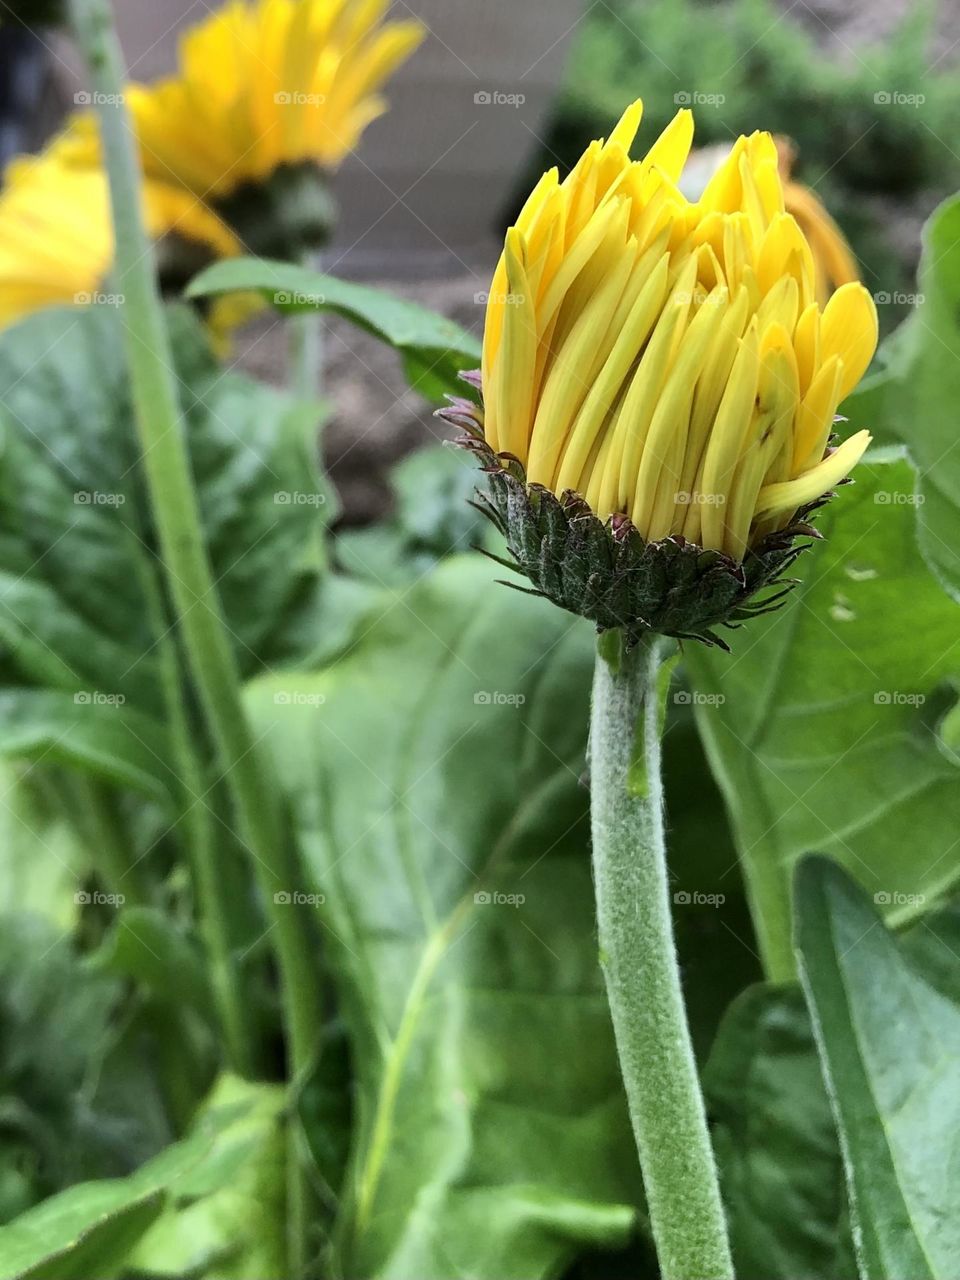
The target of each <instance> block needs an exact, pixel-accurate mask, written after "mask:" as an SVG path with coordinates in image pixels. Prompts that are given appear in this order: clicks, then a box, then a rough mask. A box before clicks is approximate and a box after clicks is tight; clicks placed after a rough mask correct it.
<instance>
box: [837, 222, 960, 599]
mask: <svg viewBox="0 0 960 1280" xmlns="http://www.w3.org/2000/svg"><path fill="white" fill-rule="evenodd" d="M918 299H919V305H918V308H917V310H916V312H915V313H914V314H913V315H911V316H910V317H909V318H908V320H907V321H906V322H905V323H904V324H903V325H901V327H900V329H898V330H896V331H895V332H894V333H893V334H892V335H891V336H890V338H888V339H887V341H886V342H885V343H884V346H883V347H882V348H881V351H880V358H881V361H882V362H883V364H884V365H885V366H886V367H885V369H884V372H883V373H882V374H880V375H879V376H877V377H874V378H871V379H869V380H868V381H867V383H865V384H864V387H863V389H862V390H861V391H859V392H858V393H857V394H855V395H854V396H851V397H850V399H849V400H848V401H847V402H846V403H845V405H844V407H843V409H844V413H845V414H847V415H848V417H849V418H850V420H851V427H860V426H866V427H869V428H870V429H871V430H875V433H876V434H877V435H878V437H879V438H881V439H883V440H884V441H895V442H897V443H902V444H905V445H906V446H907V448H908V449H909V450H910V454H911V456H912V458H913V459H914V461H915V462H916V464H917V471H918V475H917V477H916V480H915V484H914V485H913V486H911V487H909V488H905V489H891V491H890V499H889V500H890V501H891V502H904V503H916V504H917V512H918V519H919V525H920V535H921V545H922V547H923V550H924V554H925V555H926V557H927V559H928V561H929V563H930V564H931V565H932V567H933V568H934V570H935V571H936V573H937V574H938V575H939V576H940V577H941V578H942V579H943V581H944V582H946V583H947V584H948V586H949V587H950V589H951V591H952V592H953V593H954V595H955V596H957V597H960V547H958V543H957V537H956V529H957V520H958V519H960V456H958V454H957V450H956V447H955V445H956V435H957V422H956V406H957V402H958V399H960V197H953V198H952V199H950V200H947V201H946V202H945V203H944V204H942V205H941V206H940V207H939V209H937V210H936V212H935V213H934V214H933V216H932V217H931V218H930V220H929V221H928V222H927V224H926V227H925V228H924V234H923V256H922V259H921V262H920V273H919V280H918Z"/></svg>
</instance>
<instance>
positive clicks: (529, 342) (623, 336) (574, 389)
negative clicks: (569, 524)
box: [452, 102, 877, 632]
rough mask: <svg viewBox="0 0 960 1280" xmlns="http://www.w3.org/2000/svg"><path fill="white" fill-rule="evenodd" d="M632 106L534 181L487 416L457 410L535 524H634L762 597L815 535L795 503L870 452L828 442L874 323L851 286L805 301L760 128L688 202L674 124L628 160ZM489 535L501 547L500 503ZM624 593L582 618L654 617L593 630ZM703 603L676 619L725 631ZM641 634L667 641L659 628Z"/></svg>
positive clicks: (864, 360)
mask: <svg viewBox="0 0 960 1280" xmlns="http://www.w3.org/2000/svg"><path fill="white" fill-rule="evenodd" d="M641 113H642V104H641V103H640V102H635V103H633V104H632V105H631V106H630V107H629V108H628V109H627V110H626V112H625V113H624V115H623V117H622V119H621V120H620V122H619V124H618V125H617V127H616V128H615V129H614V131H613V133H612V134H611V135H610V137H609V139H607V141H606V142H594V143H592V144H591V145H590V147H588V149H587V151H586V152H585V153H584V155H583V156H582V158H581V159H580V161H579V162H578V164H577V165H576V167H575V168H574V170H573V171H572V173H570V175H569V176H568V177H567V178H566V179H565V180H564V181H563V182H561V181H560V180H559V176H558V174H557V172H556V170H551V171H550V172H549V173H547V174H545V175H544V177H543V178H542V180H541V181H540V182H539V183H538V185H537V186H536V188H535V189H534V191H533V193H532V194H531V196H530V198H529V199H528V200H527V202H526V204H525V205H524V207H523V210H522V212H521V213H520V215H519V217H518V219H517V223H516V225H515V226H514V227H511V228H510V230H509V231H508V233H507V237H506V243H505V246H504V251H503V255H502V257H501V259H500V263H499V265H498V267H497V270H496V273H495V275H494V278H493V283H492V285H491V288H490V293H489V301H488V306H487V314H486V326H485V331H484V342H483V363H482V369H481V375H480V388H481V390H482V400H483V413H482V416H480V415H471V413H470V412H469V411H468V410H467V409H466V407H465V406H464V405H463V404H459V405H457V406H456V408H455V410H454V411H453V414H452V416H453V417H454V419H455V420H457V421H459V422H461V423H464V424H466V421H467V420H468V419H470V418H471V416H475V417H476V419H477V422H478V423H480V424H482V435H483V441H484V446H483V448H484V449H486V450H487V453H488V454H489V455H490V456H488V457H487V458H486V462H487V469H488V470H489V471H491V472H495V471H496V470H497V469H500V470H502V471H504V472H505V473H508V474H509V475H510V476H511V477H512V478H513V479H514V480H520V479H522V481H523V483H524V484H525V485H527V486H528V487H529V488H528V493H529V495H531V496H532V497H533V498H534V506H535V507H536V508H537V511H538V512H539V510H540V508H541V507H542V506H543V501H542V500H541V498H540V496H539V495H540V494H541V493H546V494H553V495H556V497H558V498H560V499H561V500H562V501H561V504H560V506H561V507H565V509H567V510H568V511H570V510H573V509H574V507H576V510H577V511H578V512H579V517H578V518H580V519H581V520H582V519H583V518H585V517H586V516H587V515H592V516H594V517H596V518H597V519H598V520H599V521H600V522H605V527H606V529H607V531H608V533H609V534H610V535H611V536H613V537H614V538H615V539H619V540H620V542H621V543H622V542H623V540H624V539H625V538H626V537H627V534H626V533H625V530H626V529H629V530H630V531H632V532H633V534H634V536H635V537H636V544H635V545H636V546H638V547H639V546H644V547H650V546H660V545H662V544H664V543H665V541H666V540H671V545H672V546H673V547H674V548H679V549H680V550H682V551H684V552H685V553H687V554H689V553H692V552H696V553H703V552H713V553H716V556H720V557H722V558H723V560H724V561H725V563H726V566H727V568H728V569H731V570H733V569H735V570H736V571H737V572H738V573H739V574H740V578H741V582H742V585H743V586H744V587H745V586H747V585H750V586H751V589H755V588H756V586H757V585H758V583H761V582H767V583H769V580H770V579H769V574H768V570H770V568H771V565H772V561H771V560H770V556H769V555H768V554H767V553H768V552H771V550H772V549H773V548H774V547H777V548H779V549H780V551H781V552H784V554H785V553H786V551H785V549H786V546H787V542H788V539H787V538H785V537H783V536H782V535H786V534H789V533H790V532H791V531H793V532H798V531H799V532H804V533H809V532H810V530H809V527H808V526H806V525H801V527H800V529H799V530H797V529H796V526H795V518H796V516H797V513H798V511H799V510H800V509H804V508H807V507H809V506H810V505H811V504H816V503H817V500H818V499H820V498H822V497H823V495H825V494H826V493H827V492H828V490H830V489H831V488H832V487H833V486H834V485H836V484H837V483H839V482H840V481H841V480H842V479H844V477H845V476H846V475H847V473H848V472H849V471H850V469H851V468H852V467H853V466H854V465H855V463H856V462H857V461H858V459H859V458H860V456H861V455H862V453H863V452H864V450H865V449H866V447H867V445H868V444H869V441H870V436H869V434H868V433H867V432H866V431H861V432H858V433H857V434H856V435H855V436H853V437H852V438H851V439H850V440H848V441H846V443H845V444H843V445H842V446H841V447H840V448H839V449H836V450H833V449H831V448H830V444H829V441H830V437H831V434H832V432H833V428H834V422H835V419H836V411H837V406H838V404H839V403H840V401H841V400H842V399H843V397H844V396H845V395H847V394H848V393H849V392H850V391H851V390H852V389H853V387H854V386H855V385H856V384H857V382H858V381H859V380H860V378H861V376H862V375H863V373H864V371H865V370H866V368H867V365H868V364H869V362H870V360H871V358H872V356H873V353H874V350H875V348H876V343H877V317H876V310H875V307H874V305H873V301H872V299H871V297H870V295H869V294H868V293H867V291H866V290H865V289H864V288H863V286H862V285H860V284H859V283H855V282H850V283H847V284H844V285H842V286H841V287H840V288H839V289H837V291H836V292H835V293H834V294H833V295H832V296H831V297H830V299H829V301H828V302H827V303H826V305H825V306H823V307H821V305H820V303H819V302H818V298H817V273H816V270H815V266H814V260H813V255H812V253H811V249H810V245H809V243H808V241H807V239H806V238H805V237H804V235H803V233H802V231H801V229H800V227H799V225H798V223H797V220H796V219H795V218H794V217H793V216H792V215H791V214H790V213H788V212H787V211H786V209H785V203H784V189H783V183H782V179H781V176H780V172H779V169H778V155H777V148H776V145H775V143H774V141H773V139H772V138H771V136H770V135H769V134H767V133H755V134H753V135H751V136H750V137H742V138H739V139H738V140H737V142H736V143H735V144H734V146H733V147H732V148H731V150H730V152H729V154H728V155H727V156H726V158H725V160H724V161H723V162H722V163H721V164H720V166H719V167H718V168H717V169H716V171H715V172H714V173H713V174H712V176H711V177H710V179H709V181H708V182H707V184H706V186H705V187H704V189H703V190H702V193H701V194H700V196H699V198H698V199H696V200H691V199H689V198H688V197H687V196H686V195H684V194H683V192H682V190H681V187H680V185H679V184H680V181H681V175H682V171H683V168H684V165H685V162H686V160H687V156H688V153H689V150H690V145H691V141H692V137H693V121H692V117H691V115H690V113H689V112H688V111H680V112H679V113H678V114H677V116H676V117H675V119H674V120H673V121H672V123H671V124H670V125H669V126H668V127H667V128H666V129H665V130H664V132H663V134H662V135H661V136H660V138H659V139H658V140H657V141H656V142H655V143H654V145H653V146H652V147H651V148H650V150H649V151H648V153H647V154H646V156H645V157H644V158H643V159H642V160H631V159H630V157H629V154H628V151H629V148H630V146H631V144H632V142H633V140H634V137H635V135H636V132H637V129H638V127H639V124H640V118H641ZM471 434H473V435H474V437H475V439H474V444H476V436H477V432H476V431H474V432H472V433H471ZM481 451H482V450H481ZM571 504H573V505H571ZM513 505H514V508H516V507H517V500H516V495H515V494H514V498H513ZM546 506H547V507H548V508H550V509H551V510H552V509H553V507H552V505H551V504H550V503H549V502H547V504H546ZM537 519H540V517H539V515H538V516H537ZM498 522H499V523H501V524H502V525H503V527H504V528H505V531H508V541H510V534H509V525H510V519H509V517H508V515H507V514H506V508H505V507H504V508H503V509H502V510H501V512H500V519H499V520H498ZM524 536H527V537H532V536H533V535H532V534H531V533H530V530H529V529H528V530H527V533H526V534H525V535H524ZM516 549H517V541H516V538H514V539H513V540H512V541H511V550H513V551H514V552H515V553H516ZM531 550H532V543H531V545H530V546H529V547H528V548H527V552H528V553H529V552H531ZM671 554H673V553H672V552H671ZM790 554H793V553H792V552H791V553H790ZM647 558H648V559H649V555H648V557H647ZM526 559H527V561H528V562H529V560H530V556H529V554H527V555H526ZM761 562H763V564H764V565H765V566H766V567H765V568H764V569H763V570H762V571H760V569H759V567H758V566H759V564H760V563H761ZM521 563H523V557H522V556H521ZM701 563H702V564H703V563H706V562H701ZM711 563H712V564H715V563H716V558H714V560H713V561H711ZM748 567H749V572H744V571H743V570H745V569H747V568H748ZM526 568H527V569H529V563H528V564H527V565H526ZM537 572H538V571H537ZM537 572H534V573H533V574H532V576H533V577H534V578H535V580H536V577H537ZM597 572H598V573H599V572H600V571H599V569H598V570H597ZM601 576H602V574H601ZM536 585H537V586H538V587H539V588H540V589H543V584H542V582H536ZM592 590H594V591H595V592H596V591H599V590H600V579H599V578H597V579H596V581H595V582H594V586H593V588H592ZM544 594H551V593H550V591H544ZM708 594H709V593H708ZM720 595H723V592H720ZM619 600H620V604H619V606H617V607H615V608H613V609H612V612H610V611H608V612H606V613H604V612H603V609H604V608H606V605H604V606H603V608H600V606H597V608H596V609H594V611H593V612H592V613H591V612H588V613H587V616H594V617H597V620H598V621H599V622H600V625H601V626H603V625H619V624H622V625H633V623H635V622H636V623H637V624H638V625H655V624H654V623H653V622H651V620H650V618H649V617H646V616H645V615H643V614H642V613H641V614H639V615H638V617H637V618H635V619H630V618H623V617H620V620H619V623H617V622H616V621H613V622H611V621H609V619H610V618H611V617H612V618H614V619H616V618H617V617H618V608H619V609H621V610H622V609H623V608H625V607H627V600H626V597H625V596H624V595H623V594H622V593H621V596H620V597H619ZM718 601H719V596H716V595H715V596H713V597H711V603H710V605H709V607H707V606H704V608H703V609H699V606H697V607H696V608H693V609H692V611H690V619H691V621H690V623H689V626H690V629H691V630H692V631H694V632H696V631H697V630H698V628H699V627H700V626H701V624H703V623H704V622H705V621H709V620H712V621H716V620H718V618H720V614H719V613H718V610H719V603H718ZM561 602H562V603H567V601H566V600H562V601H561ZM606 603H607V604H610V598H607V599H606ZM637 603H638V601H637V600H634V605H636V604H637ZM702 603H703V601H701V604H702ZM742 603H743V598H742V597H741V598H739V599H738V600H737V601H733V599H732V598H731V601H730V602H728V610H729V608H733V607H734V604H736V606H737V607H740V605H741V604H742ZM567 607H575V606H573V605H571V604H569V603H567ZM631 607H632V606H631ZM698 609H699V612H698ZM577 611H582V610H579V609H578V610H577ZM711 611H712V612H711ZM682 612H683V611H681V613H682ZM600 614H602V615H603V618H606V619H607V621H606V622H604V621H603V619H602V618H601V617H600ZM708 614H710V615H711V617H710V618H708V617H707V615H708ZM727 616H729V612H728V614H727ZM678 617H679V615H678ZM720 620H722V618H720ZM657 625H660V629H664V630H670V629H671V628H674V629H678V630H682V628H683V622H682V619H680V620H679V621H678V618H677V617H673V616H672V615H671V618H670V620H669V625H667V624H657Z"/></svg>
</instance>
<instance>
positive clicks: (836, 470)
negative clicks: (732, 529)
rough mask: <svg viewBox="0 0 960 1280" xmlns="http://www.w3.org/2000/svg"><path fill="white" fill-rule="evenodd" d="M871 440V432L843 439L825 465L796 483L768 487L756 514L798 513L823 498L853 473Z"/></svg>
mask: <svg viewBox="0 0 960 1280" xmlns="http://www.w3.org/2000/svg"><path fill="white" fill-rule="evenodd" d="M871 439H872V437H871V435H870V432H869V431H858V432H857V433H856V435H853V436H851V437H850V439H849V440H844V442H843V444H842V445H840V447H839V448H838V449H835V450H834V452H833V453H832V454H831V455H830V457H829V458H824V460H823V462H821V463H819V465H817V466H816V467H813V468H812V469H811V470H810V471H807V472H805V473H804V474H803V475H802V476H798V477H797V479H796V480H788V481H786V482H785V483H781V484H771V485H767V486H766V487H765V488H763V489H761V491H760V495H759V497H758V499H757V515H758V516H768V515H778V514H780V513H781V512H790V511H796V510H797V509H798V508H799V507H803V506H806V504H807V503H808V502H813V501H814V500H815V499H817V498H820V497H822V496H823V495H824V494H825V493H827V492H828V490H830V489H832V488H833V487H834V485H836V484H839V482H840V481H841V480H842V479H843V478H844V476H847V475H849V474H850V472H851V471H852V470H853V468H854V467H855V466H856V465H857V463H858V462H859V461H860V459H861V458H862V457H863V455H864V453H866V451H867V447H868V445H869V444H870V441H871Z"/></svg>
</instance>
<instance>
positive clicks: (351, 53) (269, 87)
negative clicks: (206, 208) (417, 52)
mask: <svg viewBox="0 0 960 1280" xmlns="http://www.w3.org/2000/svg"><path fill="white" fill-rule="evenodd" d="M386 8H387V0H256V2H255V3H253V4H248V3H244V2H243V0H232V2H231V3H229V4H226V5H225V6H224V7H223V8H222V9H220V10H219V11H218V12H216V13H214V14H213V15H212V16H211V17H209V18H207V19H206V21H204V22H202V23H201V24H200V25H199V26H197V27H194V28H193V29H192V30H190V31H188V32H187V33H186V35H185V36H184V37H183V39H182V41H181V44H180V58H179V62H180V67H179V74H178V75H177V76H174V77H172V78H170V79H168V80H163V81H160V82H159V83H157V84H155V85H151V86H140V85H131V86H130V87H129V89H128V91H127V92H128V100H129V107H130V111H131V113H132V115H133V119H134V123H135V127H136V130H137V133H138V135H139V138H140V143H141V148H142V154H143V163H144V169H145V171H146V172H147V174H148V175H153V176H154V177H157V178H159V179H161V180H163V181H166V182H176V183H179V184H180V185H181V186H184V187H187V188H188V189H189V190H191V191H193V192H195V193H196V194H197V195H199V196H201V197H203V198H205V199H210V200H215V199H219V198H222V197H225V196H228V195H229V194H230V193H231V192H232V191H234V190H235V189H236V188H237V187H239V186H241V185H242V184H244V183H247V182H255V183H256V182H262V181H264V180H265V179H267V178H269V177H270V175H271V174H273V173H274V171H275V170H276V169H278V168H280V166H282V165H297V164H300V163H303V162H309V163H311V164H315V165H318V166H320V167H321V168H323V169H333V168H335V167H336V166H337V165H338V164H339V163H340V162H341V161H342V160H343V158H344V157H345V156H346V155H347V154H348V152H350V151H351V150H352V149H353V148H354V147H355V146H356V144H357V141H358V140H359V137H360V135H361V133H362V132H363V130H364V129H365V128H366V126H367V125H368V124H369V123H370V122H371V121H372V120H374V119H375V118H376V117H377V116H379V115H381V114H382V113H383V111H385V110H386V103H385V102H384V100H383V98H381V97H380V96H378V90H379V89H380V87H381V85H382V84H383V82H384V81H385V80H386V79H387V77H388V76H389V75H390V74H391V72H393V70H394V69H395V68H396V67H397V66H398V64H399V63H401V62H402V61H403V60H404V59H405V58H407V57H408V56H409V54H410V53H412V52H413V50H414V49H415V48H416V46H417V45H418V44H419V43H420V41H421V40H422V39H423V36H424V29H423V27H422V26H421V24H420V23H419V22H414V21H405V22H394V23H383V22H382V18H383V15H384V12H385V10H386Z"/></svg>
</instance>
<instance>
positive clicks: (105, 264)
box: [0, 144, 249, 337]
mask: <svg viewBox="0 0 960 1280" xmlns="http://www.w3.org/2000/svg"><path fill="white" fill-rule="evenodd" d="M143 196H144V212H145V217H146V224H147V230H148V232H149V234H150V235H151V237H152V238H153V240H154V248H155V252H156V254H157V258H158V266H159V270H160V274H161V278H163V277H164V276H166V277H168V278H169V277H171V276H172V277H173V278H175V280H176V281H177V282H178V283H182V281H183V280H185V279H188V278H189V276H190V275H191V274H192V273H193V272H194V271H195V270H196V269H197V268H198V266H200V265H203V264H204V263H206V262H208V261H210V260H211V259H212V258H216V257H224V256H232V255H234V254H236V253H238V252H239V249H240V246H239V244H238V242H237V240H236V238H235V237H234V236H233V235H232V233H231V232H230V231H229V230H228V228H227V227H225V226H224V224H223V223H222V222H221V221H220V219H219V218H217V216H216V215H215V214H214V213H213V212H212V211H211V210H210V209H208V208H206V207H205V206H204V205H203V204H201V203H200V201H198V200H197V199H196V197H195V196H193V195H191V194H190V193H189V192H187V191H184V190H182V189H180V188H176V187H170V186H167V185H166V184H164V183H160V182H151V181H148V182H146V183H145V184H144V189H143ZM113 252H114V240H113V226H112V222H111V217H110V197H109V191H108V187H107V180H106V176H105V175H104V174H103V172H102V171H101V170H99V169H96V168H94V169H85V168H75V167H71V166H67V165H63V164H61V163H60V161H59V160H58V158H57V154H56V144H54V147H53V149H52V150H51V151H50V152H46V153H44V154H42V155H39V156H24V157H22V158H20V159H18V160H15V161H14V162H13V163H12V164H11V165H10V166H9V167H8V168H7V171H6V173H5V175H4V187H3V190H2V192H0V326H6V325H8V324H11V323H13V322H14V321H16V320H19V319H20V318H21V317H23V316H25V315H28V314H30V313H31V312H33V311H37V310H39V309H40V308H42V307H48V306H62V305H67V306H79V305H85V304H88V303H91V302H95V301H97V300H98V299H102V298H104V297H105V296H111V295H112V294H113V293H114V292H116V293H117V294H119V293H121V292H122V287H123V286H122V282H119V281H118V282H113V283H111V282H110V279H109V277H110V271H111V268H112V265H113ZM225 303H226V306H225V307H222V308H219V309H216V310H214V311H212V312H211V315H210V324H211V328H212V330H213V331H214V333H215V334H216V335H217V336H220V337H222V336H223V335H224V333H225V332H226V331H227V330H228V329H229V328H232V327H233V326H234V325H235V324H236V323H238V322H239V321H240V320H241V319H244V318H245V317H246V315H247V314H248V310H249V308H248V304H247V303H245V302H241V303H240V304H239V305H238V300H237V298H236V297H234V298H227V299H225Z"/></svg>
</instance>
